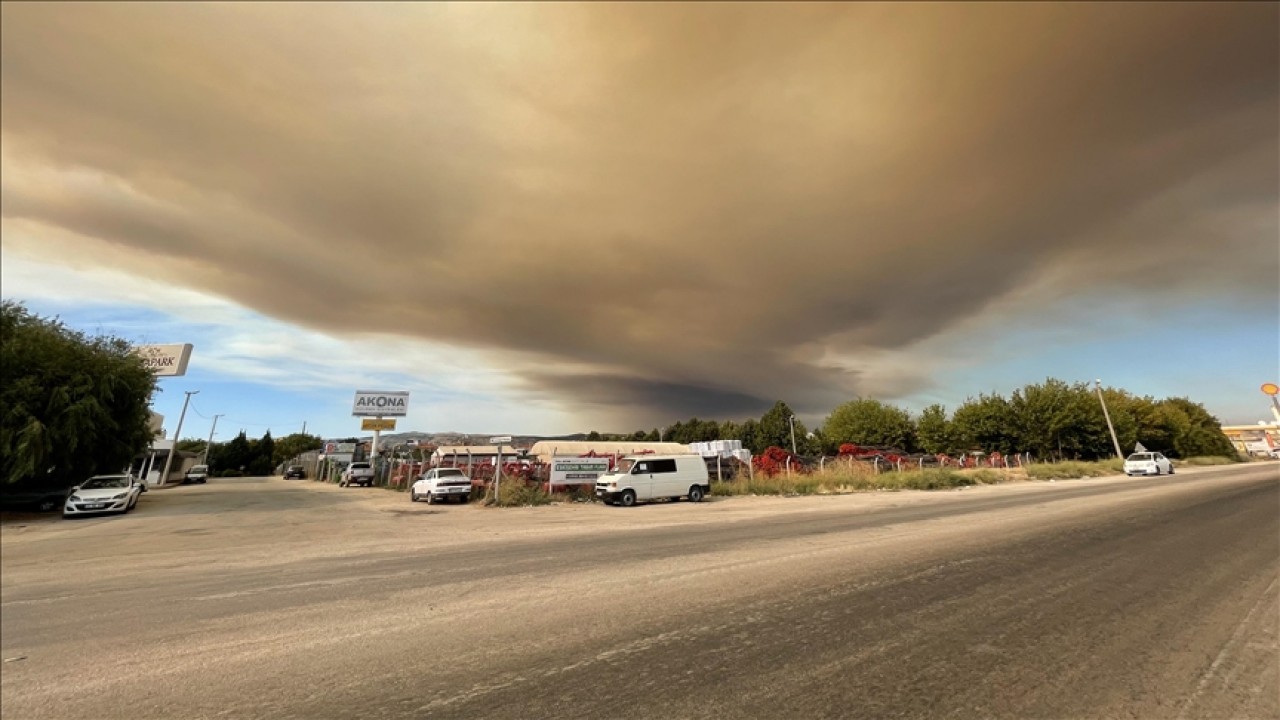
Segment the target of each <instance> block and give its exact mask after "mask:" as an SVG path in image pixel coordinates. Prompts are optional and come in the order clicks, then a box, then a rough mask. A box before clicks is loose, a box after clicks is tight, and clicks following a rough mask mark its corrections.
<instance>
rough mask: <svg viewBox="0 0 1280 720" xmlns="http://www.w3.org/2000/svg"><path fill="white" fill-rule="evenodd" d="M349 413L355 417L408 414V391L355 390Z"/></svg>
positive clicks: (400, 415)
mask: <svg viewBox="0 0 1280 720" xmlns="http://www.w3.org/2000/svg"><path fill="white" fill-rule="evenodd" d="M351 414H352V415H354V416H356V417H378V416H380V415H390V416H394V417H404V416H405V415H408V414H409V393H407V392H380V391H377V390H357V391H356V399H355V402H354V403H353V404H352V406H351Z"/></svg>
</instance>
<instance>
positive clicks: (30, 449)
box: [0, 300, 156, 489]
mask: <svg viewBox="0 0 1280 720" xmlns="http://www.w3.org/2000/svg"><path fill="white" fill-rule="evenodd" d="M0 370H2V371H3V378H4V379H3V382H2V383H0V481H2V482H3V483H4V484H6V485H12V484H19V485H26V486H31V487H40V488H50V489H54V488H61V487H66V486H67V485H71V484H74V483H76V482H79V481H80V480H83V479H84V478H86V477H88V476H89V475H92V474H94V473H97V472H117V471H120V470H122V469H123V468H125V467H126V466H127V465H129V464H130V463H131V462H132V461H133V459H134V458H135V457H136V456H138V455H139V454H140V453H142V452H143V451H144V450H145V449H146V447H147V445H148V443H149V442H150V441H151V439H152V433H151V428H150V421H151V414H150V409H149V407H148V403H149V401H150V399H151V395H152V393H154V392H155V390H156V380H155V376H154V375H153V374H152V373H151V372H150V371H149V370H148V369H147V368H146V365H145V364H144V363H143V361H142V359H141V357H139V356H138V355H137V354H136V353H135V352H134V351H133V348H132V346H130V345H129V343H127V342H126V341H124V340H122V339H120V338H116V337H110V336H105V335H103V336H97V337H89V336H86V335H85V334H83V333H81V332H78V331H74V330H71V329H69V328H67V327H66V326H65V325H63V324H62V323H61V322H60V321H59V320H57V319H56V318H55V319H46V318H41V317H39V316H37V315H34V314H32V313H31V312H30V311H28V310H27V309H26V307H25V306H23V305H22V304H20V303H16V302H13V301H8V300H6V301H3V303H0Z"/></svg>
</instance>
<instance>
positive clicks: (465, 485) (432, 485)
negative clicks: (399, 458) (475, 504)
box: [409, 468, 471, 504]
mask: <svg viewBox="0 0 1280 720" xmlns="http://www.w3.org/2000/svg"><path fill="white" fill-rule="evenodd" d="M422 498H426V500H427V504H431V503H433V502H437V501H440V500H446V501H447V500H454V499H456V500H457V501H458V502H467V501H468V500H470V499H471V478H469V477H467V474H466V473H464V472H462V471H461V470H458V469H457V468H432V469H430V470H428V471H426V472H425V473H423V474H422V475H421V476H419V477H418V480H417V481H416V482H414V483H413V486H412V487H410V488H409V500H410V501H411V502H418V500H420V499H422Z"/></svg>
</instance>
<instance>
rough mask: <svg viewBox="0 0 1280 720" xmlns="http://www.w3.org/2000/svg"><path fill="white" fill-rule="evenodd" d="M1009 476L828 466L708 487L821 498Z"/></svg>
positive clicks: (717, 491)
mask: <svg viewBox="0 0 1280 720" xmlns="http://www.w3.org/2000/svg"><path fill="white" fill-rule="evenodd" d="M1011 477H1012V476H1011V474H1009V473H1003V472H1000V471H997V470H979V471H977V472H960V471H957V470H951V469H947V468H928V469H924V470H903V471H901V472H885V473H880V474H876V473H875V472H874V471H871V470H864V469H860V468H859V467H857V466H852V467H832V468H827V469H824V470H820V471H818V472H814V473H811V474H807V475H792V476H790V477H788V476H786V475H775V476H764V475H757V476H756V477H755V478H754V479H748V478H739V479H737V480H729V481H725V482H716V483H712V484H711V494H712V495H715V496H720V497H725V496H732V495H823V494H837V493H849V492H865V491H869V490H939V489H944V488H954V487H965V486H969V485H977V484H994V483H1000V482H1006V481H1008V480H1010V479H1011Z"/></svg>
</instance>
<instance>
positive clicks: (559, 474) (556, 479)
mask: <svg viewBox="0 0 1280 720" xmlns="http://www.w3.org/2000/svg"><path fill="white" fill-rule="evenodd" d="M607 472H609V458H555V459H553V460H552V461H551V484H552V485H587V484H591V485H594V484H595V482H596V479H597V478H599V477H600V476H601V475H603V474H605V473H607Z"/></svg>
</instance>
